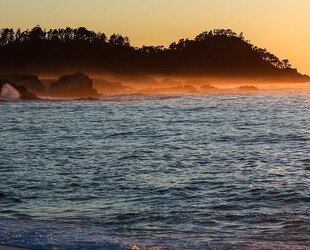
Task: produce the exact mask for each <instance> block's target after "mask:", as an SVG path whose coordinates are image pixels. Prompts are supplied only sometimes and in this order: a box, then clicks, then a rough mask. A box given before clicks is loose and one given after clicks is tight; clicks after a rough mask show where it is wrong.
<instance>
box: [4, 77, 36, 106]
mask: <svg viewBox="0 0 310 250" xmlns="http://www.w3.org/2000/svg"><path fill="white" fill-rule="evenodd" d="M5 84H9V85H11V86H12V87H13V88H14V89H16V90H17V91H18V92H19V94H20V97H19V98H20V99H21V100H39V99H40V98H38V97H37V96H36V95H35V94H33V93H31V92H29V91H28V89H27V88H26V87H25V86H23V85H17V84H15V83H10V82H8V81H7V80H2V79H0V93H1V91H2V88H3V86H4V85H5ZM4 101H5V100H4Z"/></svg>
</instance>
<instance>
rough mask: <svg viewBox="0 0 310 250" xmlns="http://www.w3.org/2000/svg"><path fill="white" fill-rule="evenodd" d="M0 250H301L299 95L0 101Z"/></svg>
mask: <svg viewBox="0 0 310 250" xmlns="http://www.w3.org/2000/svg"><path fill="white" fill-rule="evenodd" d="M0 112H1V113H0V245H1V244H2V245H10V246H17V247H24V248H29V249H86V250H88V249H98V250H99V249H131V248H133V249H148V248H153V249H219V250H221V249H310V94H301V93H299V94H296V93H285V94H268V93H257V94H244V95H237V94H231V95H193V96H164V95H163V96H160V95H158V96H144V95H128V96H115V97H104V98H102V99H101V100H100V101H97V102H91V101H32V102H2V103H0Z"/></svg>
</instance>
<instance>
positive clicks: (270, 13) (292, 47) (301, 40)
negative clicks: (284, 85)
mask: <svg viewBox="0 0 310 250" xmlns="http://www.w3.org/2000/svg"><path fill="white" fill-rule="evenodd" d="M0 10H1V15H0V27H1V28H3V27H10V28H21V29H27V28H32V27H34V26H35V25H40V26H41V27H42V28H46V29H49V28H65V27H67V26H69V27H72V28H76V27H80V26H83V27H86V28H88V29H90V30H94V31H97V32H98V31H101V32H104V33H105V34H107V35H111V34H112V33H120V34H122V35H124V36H128V37H129V38H130V41H131V44H132V45H133V46H142V45H165V46H168V45H169V44H170V43H172V42H173V41H178V40H179V39H180V38H190V39H193V38H194V37H195V36H196V35H197V34H199V33H201V32H202V31H206V30H212V29H216V28H224V29H232V30H233V31H235V32H237V33H240V32H243V33H244V36H245V38H246V39H247V40H250V41H251V43H253V44H254V45H257V46H259V47H262V48H266V49H267V50H268V51H270V52H271V53H273V54H275V55H276V56H278V57H279V58H280V59H289V60H290V62H291V64H292V66H293V67H295V68H298V70H299V72H301V73H303V74H309V75H310V48H309V46H310V30H309V27H310V14H309V13H310V0H0Z"/></svg>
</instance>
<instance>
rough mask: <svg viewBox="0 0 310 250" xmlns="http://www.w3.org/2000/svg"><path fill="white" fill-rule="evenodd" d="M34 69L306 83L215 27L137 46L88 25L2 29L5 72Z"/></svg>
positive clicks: (284, 62) (0, 42)
mask: <svg viewBox="0 0 310 250" xmlns="http://www.w3.org/2000/svg"><path fill="white" fill-rule="evenodd" d="M32 65H36V67H37V66H38V65H42V67H47V66H48V65H58V66H59V67H65V66H66V65H76V66H78V67H80V68H81V67H88V68H92V69H93V68H95V69H97V70H99V71H100V70H101V69H104V70H112V71H123V72H141V73H146V74H185V75H186V74H195V75H218V76H247V77H248V76H251V75H255V74H256V75H257V76H258V75H260V74H261V75H265V76H272V77H281V76H285V77H292V78H294V79H300V80H302V79H305V77H304V76H301V75H300V74H298V73H297V71H296V70H295V69H292V68H291V64H290V63H289V61H288V60H287V59H284V60H280V59H279V58H278V57H276V56H275V55H274V54H272V53H270V52H268V51H267V50H266V49H263V48H259V47H257V46H254V45H253V44H251V42H250V41H247V40H245V38H244V35H243V33H242V32H241V33H240V34H239V35H238V34H237V33H235V32H234V31H232V30H230V29H214V30H211V31H204V32H202V33H200V34H198V35H197V36H196V37H195V38H194V39H193V40H190V39H180V40H179V41H178V42H173V43H171V44H170V46H169V48H165V47H164V46H143V47H142V48H135V47H132V46H131V45H130V40H129V38H128V37H126V36H122V35H120V34H112V35H111V36H110V38H109V39H107V36H106V35H105V34H104V33H100V32H99V33H96V32H94V31H91V30H88V29H87V28H85V27H79V28H77V29H73V28H70V27H66V28H60V29H50V30H48V31H46V30H44V29H42V28H41V27H40V26H39V25H37V26H35V27H34V28H32V29H31V30H28V29H26V30H24V31H21V30H20V29H17V30H16V32H15V31H14V30H13V29H10V28H3V29H1V30H0V66H1V67H2V70H5V69H10V70H14V69H15V68H17V67H18V68H20V67H25V66H27V67H31V66H32Z"/></svg>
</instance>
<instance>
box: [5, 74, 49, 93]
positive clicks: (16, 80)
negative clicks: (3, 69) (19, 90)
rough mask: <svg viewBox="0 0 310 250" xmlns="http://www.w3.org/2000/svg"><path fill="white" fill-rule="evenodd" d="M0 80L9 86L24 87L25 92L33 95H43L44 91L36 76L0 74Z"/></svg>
mask: <svg viewBox="0 0 310 250" xmlns="http://www.w3.org/2000/svg"><path fill="white" fill-rule="evenodd" d="M0 79H4V80H6V82H7V83H9V84H11V85H12V84H14V85H15V86H19V87H25V88H26V89H27V91H29V92H31V93H34V94H35V95H41V94H44V93H45V91H46V89H45V87H44V85H43V84H42V83H41V82H40V80H39V78H38V76H35V75H26V74H0Z"/></svg>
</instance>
